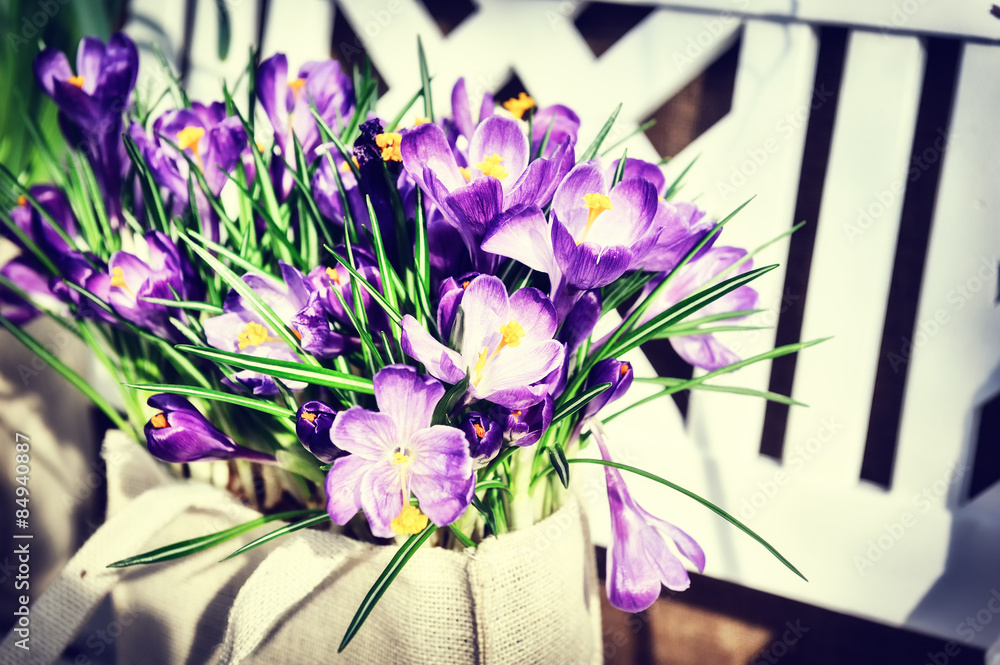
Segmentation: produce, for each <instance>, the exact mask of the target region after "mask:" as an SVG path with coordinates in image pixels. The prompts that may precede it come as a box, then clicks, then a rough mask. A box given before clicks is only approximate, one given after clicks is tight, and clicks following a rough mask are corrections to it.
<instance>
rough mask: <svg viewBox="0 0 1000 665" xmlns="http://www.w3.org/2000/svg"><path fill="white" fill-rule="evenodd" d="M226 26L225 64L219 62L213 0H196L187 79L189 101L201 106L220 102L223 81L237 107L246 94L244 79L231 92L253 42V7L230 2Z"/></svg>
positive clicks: (217, 26) (255, 17)
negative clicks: (229, 32) (228, 29)
mask: <svg viewBox="0 0 1000 665" xmlns="http://www.w3.org/2000/svg"><path fill="white" fill-rule="evenodd" d="M226 6H227V7H228V9H229V25H230V30H231V41H230V43H229V54H228V56H227V57H226V59H225V60H220V59H219V11H218V8H217V6H216V2H215V0H198V5H197V9H196V10H195V16H194V31H193V34H192V35H191V51H190V54H191V55H190V69H189V71H188V76H187V92H188V97H190V98H191V100H192V101H200V102H204V103H208V102H212V101H216V100H219V99H221V98H222V82H223V81H225V82H226V85H227V86H228V87H229V92H230V94H232V95H233V97H234V99H235V100H236V101H237V103H242V102H241V97H242V95H237V94H236V93H237V92H238V91H243V90H246V85H247V81H246V76H244V77H243V79H242V81H241V83H240V87H239V88H238V89H237V88H235V84H236V82H237V79H239V78H240V75H241V74H243V72H244V71H245V70H246V66H247V60H248V58H249V54H250V47H251V46H253V45H254V44H255V43H256V40H257V9H256V3H251V2H247V1H246V0H243V1H242V2H235V3H234V2H230V3H227V5H226Z"/></svg>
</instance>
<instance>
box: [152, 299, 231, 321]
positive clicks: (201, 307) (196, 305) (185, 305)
mask: <svg viewBox="0 0 1000 665" xmlns="http://www.w3.org/2000/svg"><path fill="white" fill-rule="evenodd" d="M139 300H142V301H143V302H149V303H153V304H154V305H165V306H167V307H176V308H177V309H190V310H195V311H198V312H209V313H211V314H213V315H215V316H218V315H220V314H222V308H221V307H216V306H215V305H210V304H208V303H205V302H192V301H190V300H171V299H169V298H152V297H150V296H140V297H139Z"/></svg>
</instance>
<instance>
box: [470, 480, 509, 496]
mask: <svg viewBox="0 0 1000 665" xmlns="http://www.w3.org/2000/svg"><path fill="white" fill-rule="evenodd" d="M480 490H483V491H485V490H503V491H504V492H507V493H508V494H510V487H508V486H507V485H505V484H504V483H502V482H500V481H499V480H483V481H480V482H477V483H476V491H477V492H479V491H480Z"/></svg>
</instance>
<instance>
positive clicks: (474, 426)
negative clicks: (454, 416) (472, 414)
mask: <svg viewBox="0 0 1000 665" xmlns="http://www.w3.org/2000/svg"><path fill="white" fill-rule="evenodd" d="M472 429H473V430H475V432H476V436H478V437H479V438H480V439H481V438H483V437H484V436H486V429H485V428H484V427H483V426H482V425H480V424H479V423H472Z"/></svg>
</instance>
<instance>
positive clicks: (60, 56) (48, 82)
mask: <svg viewBox="0 0 1000 665" xmlns="http://www.w3.org/2000/svg"><path fill="white" fill-rule="evenodd" d="M34 70H35V79H36V80H37V81H38V85H39V87H41V89H42V90H44V91H45V93H46V94H47V95H48V96H49V97H53V96H55V82H56V81H66V80H68V79H69V78H70V77H72V76H73V70H72V69H71V68H70V66H69V60H68V59H67V58H66V54H65V53H63V52H62V51H57V50H56V49H54V48H47V49H45V50H44V51H42V52H41V53H39V54H38V55H37V56H36V57H35V62H34Z"/></svg>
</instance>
